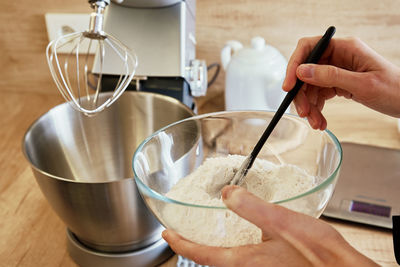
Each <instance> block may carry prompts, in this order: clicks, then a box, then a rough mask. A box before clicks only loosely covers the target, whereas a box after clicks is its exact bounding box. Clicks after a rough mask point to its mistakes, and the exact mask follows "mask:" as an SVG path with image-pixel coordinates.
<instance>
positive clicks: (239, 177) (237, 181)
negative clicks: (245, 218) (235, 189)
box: [230, 26, 336, 185]
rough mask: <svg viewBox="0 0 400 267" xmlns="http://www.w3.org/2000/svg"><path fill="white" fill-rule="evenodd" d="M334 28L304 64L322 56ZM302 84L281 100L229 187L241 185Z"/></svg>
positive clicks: (322, 39)
mask: <svg viewBox="0 0 400 267" xmlns="http://www.w3.org/2000/svg"><path fill="white" fill-rule="evenodd" d="M335 31H336V28H335V27H334V26H330V27H329V28H328V29H327V30H326V32H325V34H324V36H322V38H321V39H320V40H319V41H318V43H317V44H316V45H315V46H314V48H313V50H312V51H311V53H310V55H309V56H308V57H307V59H306V61H305V62H304V63H315V64H316V63H318V61H319V60H320V58H321V56H322V54H323V53H324V52H325V49H326V48H327V47H328V44H329V41H330V40H331V39H332V37H333V35H334V34H335ZM303 84H304V82H303V81H301V80H299V79H297V81H296V84H295V86H294V87H293V89H292V90H290V91H289V92H288V93H287V94H286V96H285V98H284V99H283V100H282V103H281V105H280V106H279V108H278V110H277V111H276V113H275V115H274V116H273V117H272V120H271V122H270V123H269V124H268V127H267V129H265V131H264V133H263V135H262V136H261V137H260V139H259V140H258V142H257V144H256V145H255V146H254V148H253V151H251V153H250V155H248V156H247V157H246V159H245V160H244V161H243V163H242V165H241V166H240V168H239V169H238V170H237V172H236V173H235V175H234V176H233V179H232V180H231V182H230V184H231V185H242V184H243V182H244V178H245V177H246V174H247V172H248V171H249V169H250V168H251V166H252V165H253V163H254V160H255V159H256V157H257V155H258V153H259V152H260V150H261V148H262V147H263V146H264V144H265V142H266V141H267V139H268V137H269V136H270V134H271V133H272V131H273V130H274V128H275V126H276V124H277V123H278V122H279V120H280V119H281V118H282V115H283V114H284V113H285V111H286V109H287V108H288V107H289V105H290V103H292V101H293V99H294V98H295V96H296V95H297V93H298V92H299V90H300V88H301V87H302V86H303Z"/></svg>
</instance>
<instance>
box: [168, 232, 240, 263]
mask: <svg viewBox="0 0 400 267" xmlns="http://www.w3.org/2000/svg"><path fill="white" fill-rule="evenodd" d="M162 237H163V238H164V239H165V241H167V242H168V244H169V245H170V247H171V248H172V250H173V251H175V252H176V253H177V254H179V255H182V256H183V257H185V258H188V259H191V260H193V261H195V262H196V263H198V264H201V265H210V266H229V265H228V264H229V262H232V261H234V260H235V259H234V257H232V256H234V255H233V254H232V251H231V249H229V248H223V247H210V246H204V245H199V244H196V243H193V242H191V241H189V240H186V239H184V238H183V237H181V236H180V235H178V234H177V233H176V232H174V231H172V230H165V231H164V232H163V233H162ZM228 261H229V262H228Z"/></svg>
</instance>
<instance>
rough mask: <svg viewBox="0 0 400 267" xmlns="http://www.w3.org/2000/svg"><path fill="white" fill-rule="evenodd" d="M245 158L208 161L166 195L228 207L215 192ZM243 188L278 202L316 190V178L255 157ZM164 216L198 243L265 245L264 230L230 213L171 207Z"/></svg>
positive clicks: (221, 210)
mask: <svg viewBox="0 0 400 267" xmlns="http://www.w3.org/2000/svg"><path fill="white" fill-rule="evenodd" d="M244 159H245V157H244V156H240V155H229V156H227V157H215V158H208V159H206V160H205V161H204V162H203V164H202V165H201V166H199V167H198V168H197V169H196V170H195V171H194V172H192V173H191V174H190V175H188V176H187V177H185V178H183V179H181V180H180V181H179V182H178V183H177V184H176V185H175V186H174V187H172V188H171V190H170V191H169V192H168V193H167V194H166V196H167V197H169V198H171V199H174V200H178V201H182V202H186V203H191V204H196V205H206V206H219V207H221V206H224V203H223V202H222V200H221V199H220V198H217V197H216V195H215V188H222V187H223V186H224V185H226V184H228V183H229V181H230V180H231V179H232V177H233V175H234V172H235V171H236V170H237V169H238V168H239V167H240V165H241V164H242V162H243V160H244ZM243 186H244V187H245V188H247V190H248V191H250V192H252V193H253V194H255V195H256V196H258V197H260V198H262V199H263V200H265V201H269V202H273V201H278V200H283V199H287V198H290V197H294V196H296V195H298V194H301V193H304V192H306V191H308V190H310V189H311V188H312V187H314V186H315V177H313V176H311V175H309V174H307V172H306V171H304V170H303V169H300V168H299V167H297V166H294V165H289V164H283V165H276V164H273V163H271V162H269V161H266V160H262V159H256V160H255V162H254V164H253V166H252V168H251V169H250V170H249V172H248V174H247V176H246V180H245V183H244V184H243ZM162 213H163V219H164V220H165V222H166V223H167V225H174V226H175V230H176V231H178V232H180V233H184V234H185V237H186V238H188V239H190V240H192V241H194V242H197V243H201V244H207V245H211V246H223V247H232V246H240V245H245V244H256V243H259V242H261V231H260V229H259V228H257V227H256V226H255V225H253V224H251V223H250V222H248V221H246V220H244V219H242V218H240V217H239V216H237V215H236V214H235V213H233V212H231V211H230V210H225V209H205V208H193V207H188V208H182V207H181V206H180V207H179V208H176V205H167V206H165V207H164V209H163V211H162Z"/></svg>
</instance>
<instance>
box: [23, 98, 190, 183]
mask: <svg viewBox="0 0 400 267" xmlns="http://www.w3.org/2000/svg"><path fill="white" fill-rule="evenodd" d="M109 94H112V92H101V93H100V95H99V96H103V95H105V96H107V95H109ZM124 94H130V95H133V94H139V95H145V94H149V95H153V96H154V97H156V98H160V99H165V100H167V101H169V102H171V103H176V104H178V105H180V106H182V107H183V108H184V109H186V111H188V113H189V114H191V115H192V116H193V115H195V113H194V112H193V110H192V109H190V108H189V107H188V106H186V105H185V104H183V103H182V102H181V101H179V100H177V99H176V98H173V97H171V96H167V95H162V94H159V93H153V92H145V91H125V92H124V93H123V94H122V95H121V96H120V97H122V96H123V95H124ZM118 101H119V99H118V100H117V101H116V102H118ZM114 104H116V103H114ZM65 106H69V108H70V110H71V111H72V112H79V111H77V110H75V109H74V108H73V107H71V104H70V103H69V102H63V103H61V104H58V105H56V106H54V107H52V108H51V109H49V110H48V111H46V112H44V113H43V114H41V115H40V116H39V117H38V118H37V119H35V120H34V121H33V122H32V124H31V125H30V126H29V127H28V129H27V130H26V132H25V134H24V136H23V138H22V154H23V155H24V157H25V159H26V160H27V161H28V163H29V165H30V166H31V168H33V169H34V170H35V171H37V172H39V173H40V174H43V175H44V176H46V177H48V178H53V179H55V180H59V181H62V182H69V183H75V184H99V185H101V184H111V183H120V182H123V181H131V180H134V176H133V177H124V178H120V179H117V180H112V181H98V182H96V181H90V182H88V181H84V180H72V179H68V178H64V177H60V176H57V175H54V174H51V173H49V172H46V171H43V170H41V169H40V168H39V167H37V166H36V165H35V164H33V162H32V161H31V159H30V158H29V156H28V153H27V151H26V148H25V145H26V140H27V138H28V136H29V134H30V133H31V131H32V129H33V128H34V127H35V126H36V125H37V124H38V123H39V122H40V121H41V120H43V119H44V117H46V116H48V114H50V113H51V112H54V110H57V109H60V108H63V107H65ZM82 115H83V114H82ZM163 128H164V127H163Z"/></svg>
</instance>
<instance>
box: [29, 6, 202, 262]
mask: <svg viewBox="0 0 400 267" xmlns="http://www.w3.org/2000/svg"><path fill="white" fill-rule="evenodd" d="M89 3H90V4H91V5H92V7H93V6H95V8H94V9H95V12H94V13H92V15H91V17H92V18H91V23H90V27H89V30H88V31H85V32H82V33H72V34H70V35H69V36H72V37H73V38H74V40H75V39H76V40H78V44H77V45H74V47H76V48H74V50H72V51H71V53H70V54H69V55H67V60H68V58H70V59H71V62H72V60H73V59H75V60H76V62H74V63H71V62H68V61H66V62H67V63H64V65H63V64H62V62H61V61H62V55H60V57H58V54H57V44H59V43H58V42H57V41H55V42H54V43H53V42H52V43H50V45H49V46H48V49H47V56H48V62H49V66H50V70H51V73H52V75H53V78H54V80H55V82H56V85H57V87H58V89H59V90H60V92H61V94H62V95H63V97H64V98H65V99H66V100H67V101H68V102H69V103H70V104H72V106H73V107H74V108H75V110H78V111H80V112H81V113H83V114H85V115H95V114H97V113H100V114H99V115H97V116H94V117H93V118H89V117H88V116H84V115H82V114H80V113H79V112H75V111H74V112H72V113H70V112H71V111H70V110H68V109H67V108H66V107H65V106H60V107H56V108H55V109H54V110H51V111H50V112H49V113H48V114H45V115H44V116H43V118H40V119H39V120H38V121H37V122H36V123H35V124H34V126H32V127H31V128H30V130H29V132H28V133H27V135H26V138H25V146H24V149H25V154H26V156H27V159H28V160H29V161H30V163H31V164H32V165H33V166H32V167H33V170H34V173H35V176H36V178H37V180H38V183H39V185H40V187H41V189H42V191H43V192H44V194H45V196H46V197H47V198H48V199H49V202H50V203H51V204H53V203H56V204H54V207H53V208H54V209H55V211H56V212H57V213H59V215H60V217H61V218H63V220H64V222H71V223H70V225H69V223H66V224H67V227H68V230H67V247H68V251H69V254H70V256H71V257H72V258H73V260H74V261H75V262H76V263H77V264H79V265H80V266H103V267H105V266H107V267H108V266H113V267H125V266H148V265H154V264H159V263H161V262H162V261H164V260H165V259H167V258H168V257H170V256H171V254H172V251H171V250H170V249H169V247H168V245H167V243H166V242H165V241H164V240H163V239H162V238H161V235H160V227H159V224H158V222H157V225H153V224H154V221H155V219H151V218H149V217H148V215H146V216H144V215H143V214H147V212H146V211H144V210H145V209H146V207H145V206H144V203H143V202H141V201H140V200H139V199H137V200H135V198H136V196H137V194H136V193H135V192H136V190H128V191H127V192H126V195H123V196H122V197H121V194H120V193H118V190H124V189H126V188H127V187H126V186H124V185H123V183H132V182H133V179H128V181H125V180H126V179H120V180H119V181H111V182H110V183H108V181H106V182H105V181H102V180H95V179H97V177H103V176H104V175H105V174H108V173H107V172H108V171H109V170H108V169H107V165H108V166H111V168H112V169H113V170H116V171H117V172H118V170H121V169H129V173H130V172H131V167H130V163H128V164H125V162H124V161H125V160H126V159H128V158H129V157H130V156H131V155H130V154H129V153H133V152H134V149H135V146H134V145H135V142H140V141H141V140H142V139H144V138H145V137H146V136H142V135H148V134H150V132H148V131H155V130H157V129H158V128H161V127H162V126H165V125H166V124H169V123H171V122H172V121H171V120H174V121H175V120H179V119H182V118H185V117H188V116H191V115H193V110H195V106H194V101H193V97H197V96H202V95H205V93H206V89H207V66H206V64H205V62H204V61H203V60H198V59H196V58H195V44H196V41H195V37H194V36H195V35H194V31H195V0H119V1H117V0H115V1H114V2H111V3H110V2H109V0H89ZM103 14H104V21H103ZM96 21H97V22H98V23H99V24H96V23H95V24H93V22H96ZM93 25H94V26H93ZM96 25H98V26H99V27H101V28H97V26H96ZM93 33H94V34H93ZM107 33H111V34H112V35H109V34H107ZM62 38H66V39H65V40H63V42H64V43H68V42H70V41H69V39H68V38H69V37H68V36H63V37H62ZM82 38H86V39H88V40H89V42H92V41H93V40H94V41H98V42H99V43H100V47H101V48H100V49H98V50H97V52H96V53H95V56H94V59H93V60H92V61H91V62H89V60H86V61H84V63H83V65H84V67H83V71H82V72H81V73H84V74H83V75H81V74H79V73H80V72H79V69H80V65H81V64H82V60H80V58H81V57H82V56H81V54H80V52H79V51H78V48H79V46H80V44H79V42H81V41H80V40H81V39H82ZM107 39H110V40H112V41H115V43H114V45H108V46H106V45H102V44H101V43H102V42H103V41H104V40H107ZM60 43H61V45H62V44H63V43H62V42H60ZM116 47H117V49H116ZM131 49H132V50H134V51H135V52H134V55H133V60H130V54H129V53H130V50H131ZM88 51H89V50H87V51H83V53H85V54H86V55H84V56H83V57H84V58H85V57H86V58H87V57H88V55H89V52H88ZM116 51H117V52H116ZM118 51H120V52H118ZM121 59H122V64H121ZM90 63H92V66H91V67H89V64H90ZM121 66H122V67H121ZM73 68H76V69H77V70H75V72H74V71H73ZM63 71H64V73H63ZM68 74H72V75H75V76H73V78H72V79H70V78H66V76H68ZM57 75H58V76H57ZM133 75H135V76H133ZM81 76H84V79H83V80H82V81H81V82H79V79H80V78H81ZM90 78H91V79H92V81H89V79H90ZM73 79H75V80H78V82H76V81H73ZM121 80H122V82H121ZM93 81H94V82H93ZM80 83H83V84H86V85H84V86H83V87H82V86H81V85H80ZM75 84H77V86H76V87H77V88H78V90H77V92H78V93H77V94H73V92H72V91H73V90H71V88H72V87H73V86H72V85H75ZM93 85H94V86H93ZM81 87H82V88H83V89H85V87H87V88H89V89H95V90H94V91H95V93H94V94H90V92H93V90H92V91H90V90H81ZM126 89H127V90H135V91H144V92H137V93H134V92H129V93H128V92H126V93H125V94H126V95H125V94H122V93H123V92H124V91H125V90H126ZM104 91H110V92H109V93H107V92H104ZM146 92H147V93H146ZM148 92H150V93H148ZM160 95H164V96H163V97H164V98H166V97H165V95H166V96H169V98H170V97H173V98H175V99H177V100H179V101H176V100H175V99H172V100H175V101H171V100H168V99H167V98H166V99H164V100H163V98H162V97H160ZM85 98H86V99H88V101H89V102H90V103H91V104H90V105H86V104H87V103H86V100H84V99H85ZM159 98H160V99H159ZM82 99H83V100H82ZM157 99H159V100H157ZM114 102H115V104H113V103H114ZM163 103H167V104H163ZM182 103H183V104H182ZM65 105H66V104H65ZM108 107H109V108H108ZM106 108H107V109H106ZM170 108H171V109H170ZM174 109H175V110H174ZM103 110H105V111H103ZM176 110H179V112H178V111H176ZM132 111H133V112H132ZM130 112H131V113H130ZM159 113H160V114H159ZM50 114H51V115H50ZM124 115H126V116H124ZM125 117H127V118H125ZM135 117H138V118H135ZM161 117H164V118H162V120H161V121H162V122H160V121H159V120H160V118H161ZM175 117H176V118H175ZM152 120H154V121H152ZM59 121H63V122H62V124H60V125H58V126H57V125H56V124H58V122H59ZM42 123H45V124H46V127H44V128H48V129H50V130H48V131H47V132H48V134H49V136H42V134H41V133H39V134H38V136H42V138H37V137H36V135H35V134H34V133H32V131H38V132H40V131H41V129H43V127H42V126H40V125H41V124H42ZM146 123H148V125H147V124H146ZM161 123H162V124H163V125H161ZM53 124H55V125H54V126H53ZM69 124H70V125H69ZM158 124H160V125H158ZM164 124H165V125H164ZM53 127H54V129H55V133H54V136H53V133H51V131H52V130H51V129H52V128H53ZM64 127H65V128H64ZM61 128H62V129H63V130H62V131H61V132H60V131H57V130H56V129H61ZM139 128H140V129H139ZM120 129H123V130H120ZM136 129H139V130H138V132H140V135H139V134H138V136H135V134H136V132H133V133H132V132H130V131H135V130H136ZM108 131H109V133H108ZM125 131H126V132H125ZM77 134H78V135H79V138H78V137H77V136H76V135H77ZM81 135H82V136H81ZM91 135H96V136H97V139H96V138H95V140H97V141H99V144H100V145H98V144H97V145H96V144H92V145H93V146H92V145H90V143H94V142H91V140H92V139H93V138H91V137H90V136H91ZM46 138H47V139H48V140H46ZM100 138H104V140H103V139H100ZM53 139H59V140H60V141H58V143H57V144H60V145H61V146H62V147H63V148H62V149H61V150H63V152H62V153H59V152H60V151H61V150H60V151H58V150H57V151H55V152H54V153H56V154H57V156H54V157H51V159H56V161H55V162H53V163H52V164H47V163H44V164H43V165H41V164H39V163H41V162H47V161H48V160H49V159H48V158H46V157H47V156H46V155H50V154H51V153H49V151H50V152H53V151H51V150H52V149H54V147H56V145H49V147H48V148H45V145H44V143H47V144H49V142H50V141H51V140H53ZM125 139H127V140H125ZM125 141H127V142H126V144H125V143H124V142H125ZM41 142H44V143H41ZM75 143H76V145H77V146H76V147H75V146H73V145H72V144H75ZM107 143H110V145H107ZM89 145H90V146H89ZM83 147H84V148H83ZM119 147H121V148H119ZM72 148H74V149H75V151H72V150H71V149H72ZM57 149H58V148H57ZM97 150H100V151H97ZM90 151H96V153H93V154H89V152H90ZM121 151H122V152H123V153H128V154H127V155H129V156H127V155H125V154H124V155H120V154H119V153H120V152H121ZM67 152H68V153H67ZM69 153H71V155H75V156H69V155H68V154H69ZM80 153H82V157H83V158H84V159H85V160H88V161H87V162H86V164H85V163H84V164H82V161H83V160H78V161H77V162H72V161H71V160H67V161H66V162H65V163H64V164H65V166H61V167H60V166H59V165H60V164H61V165H62V164H63V163H62V158H63V157H64V156H65V155H67V158H79V155H80ZM107 153H109V154H110V155H109V154H107ZM42 157H43V158H45V159H44V160H43V159H42ZM96 157H97V158H98V160H96V161H95V160H94V159H95V158H96ZM110 158H111V159H112V160H115V162H111V161H110ZM42 160H43V161H42ZM128 161H129V162H130V158H129V159H128ZM60 162H61V163H60ZM93 162H97V163H96V164H97V165H93V167H96V166H97V167H96V168H98V169H101V168H99V166H100V167H104V168H106V169H104V170H102V171H100V172H99V173H96V172H95V171H93V172H92V170H91V169H93V168H91V166H92V165H91V164H93ZM50 165H51V166H50ZM49 166H50V167H51V168H50V169H49V170H44V171H43V169H46V168H48V167H49ZM59 167H60V169H59V170H57V171H56V172H55V171H54V170H55V169H56V168H59ZM84 168H87V169H88V170H89V171H88V172H87V173H83V174H78V170H79V171H81V170H82V169H84ZM69 169H71V170H72V171H69V172H70V173H68V172H67V175H65V176H63V175H64V171H65V170H69ZM53 172H54V173H55V174H54V173H53ZM93 173H94V174H93ZM127 173H128V171H127V172H126V173H125V172H124V173H123V174H122V175H121V174H117V175H116V179H118V178H124V177H133V175H132V176H130V174H127ZM68 175H70V176H71V177H72V178H71V177H69V176H68ZM91 175H93V177H94V178H93V183H92V184H91V183H90V181H89V182H88V183H87V182H86V181H85V180H83V182H80V181H79V179H77V178H82V177H84V178H88V177H89V178H92V177H91ZM60 177H61V179H60ZM114 178H115V177H114V176H113V177H112V179H114ZM76 180H77V181H78V182H75V181H76ZM129 181H130V182H129ZM132 185H133V184H129V186H130V187H131V186H132ZM72 187H76V188H79V189H76V190H75V189H74V190H70V189H71V188H72ZM98 187H100V188H101V190H97V191H96V192H103V193H101V194H97V193H96V192H95V191H93V189H94V188H98ZM114 187H117V188H118V190H115V188H114ZM60 191H65V193H62V194H59V192H60ZM106 194H110V195H106ZM66 196H68V197H66ZM94 196H96V198H95V199H96V200H95V201H92V200H91V199H90V198H93V199H94ZM124 197H126V200H127V201H125V200H124V199H123V198H124ZM113 198H115V199H117V200H118V201H119V202H118V203H119V204H118V205H119V206H121V205H122V206H124V205H128V206H129V205H130V208H129V209H128V211H127V210H125V211H126V212H124V211H123V209H124V208H123V207H118V211H119V212H117V211H116V210H115V208H116V207H117V206H116V204H115V203H116V202H115V201H114V200H113ZM86 199H89V200H88V201H89V202H88V203H90V204H91V205H92V207H88V206H84V205H82V206H84V207H83V208H82V209H81V211H82V214H81V215H79V214H78V215H76V214H75V212H77V211H78V210H77V209H76V208H73V207H74V205H76V206H77V205H81V204H82V203H81V201H82V202H85V201H86ZM132 199H134V201H132ZM55 200H56V201H55ZM103 202H104V203H103ZM71 203H75V204H73V205H72V204H71ZM101 203H103V204H101ZM85 205H86V204H85ZM102 205H103V206H102ZM135 205H136V206H135ZM97 209H99V210H97ZM137 210H140V211H141V212H140V213H138V214H137V215H140V216H136V215H135V212H137ZM95 213H96V214H97V213H98V214H97V215H96V214H95ZM128 213H129V214H130V215H129V216H131V217H130V218H135V219H136V218H137V219H138V220H136V221H140V220H142V221H144V223H142V224H141V225H136V226H135V227H133V226H132V225H133V224H132V222H131V221H129V220H130V219H129V216H128V215H127V214H128ZM99 214H103V216H104V218H102V219H101V220H98V221H96V220H92V221H91V223H90V224H86V225H84V224H83V223H81V222H80V221H79V220H80V219H82V221H85V220H87V221H88V218H89V217H90V216H92V217H93V216H94V217H93V218H98V217H99ZM89 215H90V216H89ZM114 215H118V219H119V220H120V222H121V224H123V225H124V227H125V228H124V229H125V230H126V231H129V232H131V234H132V235H135V234H140V235H142V231H143V230H140V228H141V227H142V226H143V228H146V229H148V233H147V236H151V239H150V238H147V239H146V240H144V241H142V240H141V241H140V242H139V243H140V244H139V245H140V246H139V245H137V244H131V243H132V242H131V241H132V240H129V242H131V243H126V244H121V245H120V244H118V243H114V244H112V245H109V244H106V245H104V244H103V243H101V242H109V241H110V240H111V239H113V238H112V237H107V238H104V239H103V240H102V241H101V242H97V241H96V242H91V241H90V238H96V239H100V237H105V236H107V234H110V233H109V232H113V233H111V234H113V235H114V236H116V235H117V234H118V235H119V236H121V235H123V234H124V233H123V231H119V230H118V228H115V229H113V231H111V230H110V229H107V227H106V224H105V222H107V223H111V224H112V225H113V224H114V223H115V222H114V221H112V219H113V218H111V217H112V216H114ZM100 217H101V216H100ZM97 222H98V225H96V223H97ZM71 225H72V226H73V227H71ZM88 225H91V226H90V227H89V228H86V229H84V228H82V230H80V228H81V226H86V227H87V226H88ZM97 226H98V227H105V228H104V229H107V230H104V229H103V230H101V231H103V232H101V231H96V228H98V227H97ZM87 229H90V231H88V230H87ZM137 229H139V230H137ZM151 229H154V230H151ZM78 230H79V234H78ZM135 231H136V232H135ZM88 232H93V233H94V235H92V236H91V237H90V238H87V239H85V238H86V237H87V235H86V234H87V233H88ZM98 233H100V235H99V234H98ZM121 238H122V239H123V238H124V237H123V236H122V237H121ZM93 244H94V245H93ZM138 248H139V249H138ZM181 260H182V259H181V258H180V261H181ZM179 264H180V263H179Z"/></svg>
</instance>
